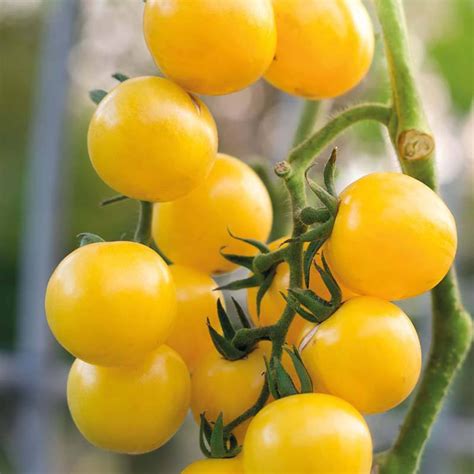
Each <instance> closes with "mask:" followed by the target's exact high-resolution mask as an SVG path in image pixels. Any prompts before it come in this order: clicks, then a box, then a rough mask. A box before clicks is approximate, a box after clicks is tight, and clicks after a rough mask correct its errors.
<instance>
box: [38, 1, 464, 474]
mask: <svg viewBox="0 0 474 474" xmlns="http://www.w3.org/2000/svg"><path fill="white" fill-rule="evenodd" d="M144 34H145V39H146V42H147V44H148V47H149V49H150V52H151V54H152V56H153V58H154V60H155V61H156V63H157V65H158V66H159V67H160V69H161V70H162V71H163V73H164V74H165V75H166V77H167V78H161V77H151V76H150V77H139V78H135V79H127V80H125V81H124V82H122V83H121V84H119V85H118V86H117V87H116V88H114V89H113V90H112V91H111V92H110V93H108V94H107V95H106V96H105V97H104V98H103V99H102V101H101V102H100V103H99V105H98V107H97V109H96V111H95V113H94V115H93V117H92V120H91V123H90V127H89V132H88V147H89V154H90V159H91V161H92V164H93V166H94V168H95V170H96V171H97V173H98V175H99V176H100V177H101V178H102V179H103V181H104V182H105V183H107V184H108V185H109V186H111V187H112V188H113V189H115V190H116V191H117V192H119V193H121V194H123V195H125V196H127V197H130V198H133V199H137V200H141V201H146V202H151V203H153V206H154V208H153V219H152V223H151V232H152V236H153V239H154V242H155V243H156V245H157V246H158V248H159V249H160V251H162V252H163V253H164V255H166V256H167V257H168V258H169V259H171V261H172V262H173V264H170V265H169V264H167V263H166V262H165V260H164V259H163V258H162V257H160V256H159V255H158V253H157V252H155V251H154V250H152V249H151V248H150V247H148V246H147V245H144V244H146V243H147V242H126V241H116V242H95V243H90V244H88V245H85V246H81V247H80V248H78V249H77V250H75V251H73V252H72V253H71V254H70V255H68V256H67V257H66V258H65V259H64V260H63V261H62V262H61V263H60V264H59V265H58V267H57V268H56V270H55V271H54V273H53V274H52V276H51V279H50V281H49V284H48V287H47V291H46V314H47V319H48V323H49V326H50V328H51V330H52V332H53V334H54V335H55V337H56V338H57V340H58V341H59V343H60V344H61V345H63V346H64V348H65V349H67V350H68V351H69V352H70V353H71V354H73V355H74V356H75V357H77V359H76V360H75V362H74V363H73V365H72V368H71V371H70V374H69V379H68V387H67V398H68V405H69V409H70V412H71V414H72V417H73V419H74V421H75V423H76V425H77V427H78V428H79V430H80V431H81V432H82V434H83V435H84V436H85V437H86V438H87V439H88V440H89V441H90V442H91V443H93V444H95V445H97V446H99V447H102V448H105V449H109V450H113V451H117V452H124V453H143V452H147V451H150V450H153V449H156V448H158V447H160V446H161V445H163V444H164V443H165V442H166V441H167V440H168V439H169V438H170V437H171V436H173V435H174V433H175V432H176V431H177V430H178V429H179V426H180V425H181V423H182V421H183V420H184V417H185V415H186V413H187V411H188V409H189V408H191V410H192V412H193V414H194V417H195V418H196V420H197V421H198V422H201V431H202V432H204V435H205V434H206V433H205V432H206V430H208V431H212V430H213V429H214V430H217V429H219V428H218V427H219V426H220V423H224V424H225V423H232V422H233V421H235V419H238V417H239V416H240V415H242V414H243V413H245V412H246V411H247V410H249V409H250V408H251V407H252V406H253V405H254V404H255V402H256V400H257V399H259V397H261V394H262V390H263V393H265V391H264V390H265V387H266V384H269V385H270V383H269V377H268V372H269V370H270V367H272V368H275V367H274V366H271V364H272V363H273V361H270V359H271V358H272V357H273V355H274V350H273V349H274V344H275V340H274V339H275V338H274V337H273V335H274V333H271V334H272V335H269V334H270V333H264V332H262V334H264V336H262V337H261V338H260V339H258V340H257V341H254V343H252V344H249V345H248V346H245V345H240V346H237V345H236V346H235V347H234V346H233V345H232V341H231V339H232V337H234V336H235V334H237V336H239V332H238V331H237V332H236V331H235V330H234V328H233V326H232V325H230V326H229V324H230V323H229V321H228V320H226V319H225V315H226V309H225V305H224V302H223V298H222V293H221V292H220V291H216V286H217V285H216V283H215V282H214V280H213V278H212V277H213V275H216V274H222V273H227V272H230V271H232V270H234V269H236V268H237V267H238V266H239V265H242V266H246V267H247V268H248V269H250V270H251V273H250V275H249V276H248V278H247V279H246V280H245V282H246V285H243V286H241V287H246V288H248V290H247V303H248V311H249V313H250V318H248V319H247V320H246V319H245V318H242V312H243V311H242V309H241V308H240V306H238V304H236V308H237V312H238V313H239V317H241V322H242V324H241V327H240V335H242V334H244V333H245V330H247V332H248V333H251V332H252V330H253V329H256V328H260V329H262V330H263V331H264V330H265V329H266V328H269V327H270V328H272V327H275V325H278V321H279V320H280V317H281V314H282V313H283V312H284V311H285V308H287V309H288V308H289V307H290V303H289V302H288V301H289V299H290V297H292V295H291V294H290V290H295V288H294V287H293V286H292V285H290V265H289V263H290V262H289V260H288V261H286V260H285V259H281V260H278V259H277V260H275V262H273V263H272V265H271V266H270V267H271V268H270V270H269V269H268V268H266V269H265V270H264V271H262V272H258V271H257V270H256V262H257V259H258V257H259V256H262V255H264V254H265V253H266V254H267V256H268V255H271V253H272V252H274V253H275V252H278V250H279V249H281V248H285V246H291V245H298V244H295V243H294V240H295V239H293V240H292V239H290V236H287V237H284V238H281V239H279V240H276V241H274V242H272V243H270V244H269V245H268V247H266V246H265V245H264V244H263V242H266V241H267V240H268V238H269V234H270V230H271V226H272V203H271V201H270V197H269V194H268V192H267V190H266V188H265V186H264V184H263V183H262V181H261V180H260V178H259V177H258V176H257V174H256V173H255V172H254V171H253V170H252V169H251V168H250V167H249V166H248V165H246V164H245V163H243V162H242V161H240V160H238V159H236V158H234V157H231V156H228V155H225V154H221V153H218V152H217V145H218V137H217V129H216V125H215V122H214V119H213V117H212V115H211V113H210V111H209V110H208V109H207V107H206V105H205V104H204V103H203V102H202V101H201V100H200V99H199V98H198V97H196V96H194V95H192V93H197V94H210V95H213V94H226V93H230V92H233V91H236V90H239V89H242V88H244V87H246V86H248V85H250V84H251V83H253V82H254V81H256V80H257V79H259V78H260V77H262V76H264V77H265V78H266V79H267V80H268V81H269V82H270V83H271V84H273V85H274V86H276V87H278V88H280V89H282V90H284V91H286V92H288V93H291V94H295V95H300V96H304V97H310V98H325V97H334V96H338V95H341V94H343V93H344V92H346V91H348V90H349V89H351V88H352V87H354V86H355V85H356V84H357V83H358V82H359V81H360V80H361V79H362V78H363V76H364V75H365V74H366V72H367V70H368V68H369V66H370V63H371V59H372V54H373V43H374V39H373V31H372V26H371V23H370V19H369V16H368V14H367V12H366V10H365V8H364V6H363V5H362V3H361V2H360V1H359V0H332V1H319V0H273V1H272V0H225V1H215V0H193V1H179V0H168V1H161V0H147V1H146V4H145V13H144ZM334 200H336V199H335V198H334ZM288 242H289V243H288ZM300 243H301V242H300ZM313 243H314V242H311V241H310V240H307V241H306V243H305V244H304V246H303V251H304V252H305V254H306V253H307V252H308V251H309V250H310V249H311V248H312V245H313ZM249 244H251V245H249ZM255 247H257V248H258V249H259V250H260V252H258V251H257V250H256V249H255ZM455 251H456V227H455V223H454V220H453V217H452V215H451V213H450V212H449V210H448V209H447V207H446V206H445V205H444V204H443V202H442V201H441V199H440V198H439V197H438V196H437V195H436V194H435V193H434V192H433V191H431V190H430V189H429V188H427V187H426V186H425V185H424V184H422V183H421V182H419V181H417V180H415V179H413V178H410V177H408V176H405V175H403V174H400V173H374V174H371V175H368V176H365V177H364V178H362V179H360V180H358V181H356V182H355V183H352V184H351V185H350V186H349V187H348V188H346V189H345V190H344V191H343V192H342V193H341V194H340V196H339V198H338V199H337V214H336V215H335V217H334V221H333V225H332V231H331V233H330V236H329V238H328V239H327V240H326V242H325V243H324V245H322V246H320V248H319V249H318V250H317V252H315V253H314V254H312V255H311V259H310V260H311V261H310V264H311V265H310V267H309V268H310V270H309V273H308V275H307V281H306V283H307V285H306V287H305V288H296V289H299V290H301V292H303V293H302V294H304V295H306V296H307V295H308V294H310V295H312V296H311V297H313V298H315V301H316V302H318V304H319V303H320V304H323V303H324V304H325V302H326V301H327V300H329V299H331V298H332V296H333V290H331V287H330V285H329V284H328V275H330V276H331V278H332V280H331V279H330V282H331V281H333V283H334V285H335V287H337V291H338V292H339V293H340V295H339V296H340V298H339V300H340V302H339V301H338V303H337V308H336V309H335V311H333V312H332V314H330V315H328V317H327V318H324V319H325V320H324V321H320V322H319V323H317V324H315V323H314V322H308V321H306V320H305V319H303V317H301V316H300V315H298V314H297V315H296V316H295V317H294V319H293V320H292V322H291V325H290V326H289V328H287V329H288V331H287V333H286V342H287V343H288V344H290V345H294V346H297V349H298V350H296V349H295V351H294V352H293V353H291V352H288V353H287V352H284V351H283V354H281V351H280V354H279V356H278V360H280V359H281V368H280V369H279V370H280V372H279V377H280V382H279V383H281V384H283V385H284V384H286V386H287V387H296V388H295V389H296V390H300V391H301V392H303V391H306V392H307V391H308V390H304V385H305V383H304V379H303V378H302V377H301V367H299V366H298V363H299V362H298V361H300V363H301V365H302V366H303V368H304V371H305V373H306V374H307V376H308V377H309V382H310V383H311V386H312V389H311V390H312V391H313V392H314V393H298V394H296V395H291V396H284V395H282V393H283V392H284V390H283V391H278V390H271V389H269V390H270V393H269V394H268V396H267V397H266V398H265V400H264V403H263V405H265V406H264V407H263V409H261V410H260V411H258V413H256V415H255V416H253V417H251V416H249V417H247V418H246V419H245V420H242V421H243V422H242V423H238V424H236V426H235V427H234V429H233V430H232V433H231V434H229V433H224V431H223V433H224V434H222V436H224V438H223V439H225V443H224V444H227V443H230V444H232V443H234V442H235V443H237V444H239V445H241V444H243V452H242V454H239V455H238V456H237V457H235V456H234V457H232V456H228V454H229V452H230V451H229V450H227V447H228V446H227V447H226V448H225V449H224V448H223V451H222V453H221V454H222V455H221V456H216V457H213V458H211V459H208V460H201V461H198V462H196V463H194V464H192V465H190V466H188V467H187V468H186V469H185V470H184V471H183V472H184V473H185V474H193V473H213V472H215V473H220V474H225V473H228V474H242V473H246V474H257V473H262V474H263V473H269V474H270V473H277V472H282V473H290V472H291V473H326V472H351V473H356V472H357V473H368V472H369V471H370V469H371V464H372V441H371V436H370V432H369V430H368V427H367V425H366V423H365V421H364V419H363V417H362V415H361V413H364V414H366V413H380V412H383V411H386V410H389V409H391V408H392V407H394V406H396V405H398V404H399V403H401V402H402V401H403V400H404V399H405V398H406V397H407V396H408V395H409V394H410V393H411V391H412V390H413V388H414V386H415V384H416V382H417V380H418V377H419V373H420V369H421V350H420V343H419V340H418V336H417V333H416V330H415V328H414V327H413V325H412V323H411V321H410V319H409V318H408V317H407V316H406V315H405V314H404V313H403V311H402V310H401V309H399V308H398V307H397V306H396V305H394V304H393V303H392V301H394V300H399V299H402V298H408V297H412V296H416V295H419V294H421V293H423V292H425V291H427V290H429V289H431V288H433V286H435V285H436V284H437V283H438V282H439V281H440V280H441V279H442V278H443V277H444V275H445V274H446V273H447V272H448V270H449V268H450V266H451V263H452V261H453V259H454V255H455ZM300 257H301V258H302V256H301V253H300ZM322 267H324V271H323V270H321V268H322ZM262 281H263V282H262ZM262 286H264V287H265V290H266V291H265V292H264V293H263V295H262V294H261V288H262ZM290 287H291V288H290ZM306 296H305V297H306ZM305 301H306V300H305ZM321 302H322V303H321ZM303 306H304V302H303ZM308 308H309V306H308ZM309 309H311V308H309ZM301 314H303V315H304V314H305V313H301ZM306 314H307V312H306ZM306 319H308V318H307V317H306ZM309 319H310V321H311V318H309ZM219 326H220V329H217V330H215V329H214V328H219ZM278 327H279V326H278ZM237 336H235V337H237ZM216 341H217V342H216ZM219 341H221V342H219ZM229 341H230V342H229ZM222 344H224V346H222ZM225 344H228V345H230V349H228V351H230V352H226V351H225V350H223V349H222V347H225ZM280 349H281V348H280ZM226 354H227V356H226ZM229 354H230V355H229ZM295 358H296V362H295ZM269 361H270V365H269ZM275 370H276V369H275ZM285 377H289V381H288V379H287V378H285ZM282 381H283V382H282ZM306 385H307V383H306ZM263 405H262V406H263ZM203 420H204V421H203ZM207 420H209V421H210V422H211V423H208V421H207ZM203 427H204V428H203ZM213 427H214V428H213ZM210 438H212V435H211V436H210ZM214 441H215V440H214ZM211 451H212V449H211ZM237 451H238V450H235V449H234V450H233V451H232V452H233V454H234V455H235V454H237ZM211 454H212V452H211Z"/></svg>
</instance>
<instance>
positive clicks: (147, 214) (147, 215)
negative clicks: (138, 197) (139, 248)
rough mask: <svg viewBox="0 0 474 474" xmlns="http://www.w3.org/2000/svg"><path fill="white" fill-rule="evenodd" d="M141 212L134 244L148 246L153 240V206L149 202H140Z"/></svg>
mask: <svg viewBox="0 0 474 474" xmlns="http://www.w3.org/2000/svg"><path fill="white" fill-rule="evenodd" d="M139 203H140V211H139V214H138V222H137V228H136V229H135V235H134V236H133V240H134V242H139V243H141V244H145V245H148V244H149V243H150V240H151V218H152V213H153V204H152V203H151V202H147V201H139Z"/></svg>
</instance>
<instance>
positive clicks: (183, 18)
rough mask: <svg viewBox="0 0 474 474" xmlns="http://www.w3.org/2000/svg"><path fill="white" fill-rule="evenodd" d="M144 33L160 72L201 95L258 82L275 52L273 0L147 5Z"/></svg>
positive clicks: (172, 0) (154, 1)
mask: <svg viewBox="0 0 474 474" xmlns="http://www.w3.org/2000/svg"><path fill="white" fill-rule="evenodd" d="M144 32H145V39H146V42H147V45H148V48H149V49H150V52H151V54H152V56H153V58H154V59H155V62H156V64H157V65H158V66H159V68H160V69H161V70H162V71H163V72H164V73H165V74H166V75H167V76H168V77H170V78H171V79H172V80H174V81H176V82H177V83H178V84H180V85H181V86H183V87H184V88H185V89H188V90H190V91H193V92H196V93H198V94H207V95H216V94H228V93H230V92H234V91H237V90H239V89H243V88H244V87H246V86H248V85H250V84H251V83H252V82H255V81H256V80H257V79H259V78H260V77H261V76H262V75H263V74H264V73H265V71H266V70H267V68H268V66H269V65H270V63H271V61H272V59H273V55H274V54H275V47H276V29H275V20H274V16H273V9H272V4H271V0H225V1H216V0H193V1H181V0H167V1H166V2H163V1H161V0H148V1H147V2H146V5H145V14H144Z"/></svg>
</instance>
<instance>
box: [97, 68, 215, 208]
mask: <svg viewBox="0 0 474 474" xmlns="http://www.w3.org/2000/svg"><path fill="white" fill-rule="evenodd" d="M156 130H160V133H156ZM88 147H89V156H90V158H91V161H92V164H93V165H94V169H95V170H96V171H97V174H98V175H99V176H100V177H101V178H102V179H103V180H104V181H105V182H106V183H107V184H108V185H109V186H110V187H112V188H113V189H115V190H116V191H118V192H119V193H122V194H125V195H127V196H130V197H132V198H135V199H141V200H143V201H170V200H172V199H176V198H178V197H181V196H184V195H185V194H187V193H188V192H189V191H191V190H192V189H194V188H196V187H197V185H198V184H200V183H201V182H202V181H203V179H204V178H205V177H206V176H207V175H208V174H209V172H210V170H211V167H212V164H213V162H214V160H215V154H216V149H217V131H216V125H215V123H214V119H213V118H212V115H211V114H210V112H209V110H208V109H207V107H206V106H205V105H204V103H203V102H202V101H201V100H200V99H199V98H197V97H194V96H192V95H190V94H188V93H187V92H186V91H185V90H183V89H181V88H180V87H179V86H177V85H176V84H174V83H173V82H171V81H169V80H167V79H163V78H161V77H137V78H135V79H129V80H127V81H125V82H123V83H121V84H119V85H118V86H117V87H115V88H114V89H113V90H112V91H111V92H110V93H109V94H107V96H106V97H105V98H104V99H102V101H101V102H100V104H99V106H98V107H97V110H96V111H95V113H94V116H93V117H92V120H91V122H90V125H89V133H88Z"/></svg>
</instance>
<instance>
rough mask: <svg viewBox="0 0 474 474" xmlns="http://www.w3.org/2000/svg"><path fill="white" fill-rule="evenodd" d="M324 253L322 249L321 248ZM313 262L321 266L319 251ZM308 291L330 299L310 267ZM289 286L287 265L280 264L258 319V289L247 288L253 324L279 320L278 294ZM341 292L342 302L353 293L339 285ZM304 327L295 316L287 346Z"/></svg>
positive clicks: (272, 245)
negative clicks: (310, 290)
mask: <svg viewBox="0 0 474 474" xmlns="http://www.w3.org/2000/svg"><path fill="white" fill-rule="evenodd" d="M287 239H288V237H282V238H280V239H277V240H275V241H274V242H272V243H270V245H269V247H270V249H271V250H276V249H278V248H279V247H280V245H281V244H282V243H283V242H285V241H286V240H287ZM323 252H324V248H323ZM315 261H316V263H317V264H318V265H320V266H321V265H322V262H321V251H320V252H318V253H317V254H316V258H315ZM310 275H311V276H310V280H309V283H310V286H309V287H310V289H312V290H313V291H314V292H315V293H316V294H317V295H319V296H321V297H322V298H325V299H330V294H329V291H328V289H327V288H326V285H325V284H324V282H323V280H322V278H321V275H320V274H319V273H318V271H317V270H316V269H315V268H314V266H312V267H311V273H310ZM289 286H290V271H289V268H288V264H287V263H286V262H283V263H280V264H279V265H278V267H277V271H276V274H275V278H274V279H273V282H272V284H271V285H270V288H269V289H268V290H267V292H266V293H265V295H264V296H263V298H262V301H261V306H260V317H258V315H257V291H258V288H257V287H255V288H249V289H248V290H247V306H248V310H249V313H250V315H251V317H252V320H253V321H254V323H255V324H257V325H259V326H267V325H270V324H274V323H276V322H277V321H278V319H280V317H281V315H282V313H283V310H284V309H285V305H286V303H285V300H284V299H283V297H282V296H281V293H280V292H283V293H285V294H286V292H287V291H286V290H287V289H288V287H289ZM340 287H341V291H342V298H343V300H344V301H345V300H347V299H348V298H350V297H352V296H354V293H353V292H352V291H351V290H349V289H348V288H346V287H344V286H343V285H341V284H340ZM304 325H305V320H304V319H303V318H301V317H300V316H298V315H296V316H295V318H294V320H293V323H292V324H291V326H290V329H289V331H288V334H287V342H288V343H289V344H296V343H297V342H298V338H299V336H300V334H301V330H302V328H303V326H304Z"/></svg>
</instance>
